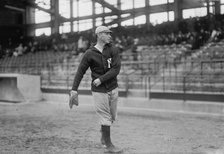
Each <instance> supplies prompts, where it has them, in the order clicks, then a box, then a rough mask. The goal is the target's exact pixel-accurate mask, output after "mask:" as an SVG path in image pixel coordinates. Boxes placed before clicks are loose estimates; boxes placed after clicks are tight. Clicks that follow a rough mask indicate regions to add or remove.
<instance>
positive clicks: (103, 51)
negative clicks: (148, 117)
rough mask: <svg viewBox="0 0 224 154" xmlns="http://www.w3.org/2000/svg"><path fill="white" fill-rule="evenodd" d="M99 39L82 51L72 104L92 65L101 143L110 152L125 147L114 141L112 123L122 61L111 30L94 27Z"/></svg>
mask: <svg viewBox="0 0 224 154" xmlns="http://www.w3.org/2000/svg"><path fill="white" fill-rule="evenodd" d="M95 34H96V37H97V43H96V44H94V45H93V46H91V47H90V48H89V49H88V50H87V51H86V52H85V53H84V55H83V58H82V60H81V62H80V64H79V67H78V70H77V72H76V75H75V78H74V82H73V86H72V90H71V91H70V100H69V106H70V108H72V106H73V105H74V104H75V105H78V92H77V89H78V87H79V84H80V82H81V80H82V78H83V75H84V74H85V72H86V70H87V69H88V68H90V69H91V77H92V83H91V91H92V96H93V99H94V106H95V109H96V113H97V115H98V117H99V123H100V125H101V135H102V136H101V143H102V144H103V145H104V146H106V149H107V151H108V152H110V153H119V152H122V150H121V149H120V148H118V147H116V146H114V144H113V143H112V142H111V137H110V126H111V124H112V123H113V122H114V121H115V120H116V116H117V103H118V83H117V75H118V74H119V72H120V68H121V61H120V55H119V51H118V49H117V48H116V47H115V46H114V45H113V44H112V43H111V41H112V37H111V30H110V29H109V28H108V27H106V26H99V27H97V28H96V30H95Z"/></svg>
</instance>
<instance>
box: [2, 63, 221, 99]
mask: <svg viewBox="0 0 224 154" xmlns="http://www.w3.org/2000/svg"><path fill="white" fill-rule="evenodd" d="M77 66H78V62H74V63H73V62H71V61H69V59H67V60H65V61H60V62H59V61H55V62H49V63H42V64H41V63H34V64H33V65H30V66H27V65H16V66H7V67H4V66H0V71H1V73H22V74H35V75H40V76H41V87H42V88H58V89H70V88H71V85H72V82H73V78H74V76H75V72H76V69H77ZM118 79H119V85H120V88H121V89H122V90H123V91H126V92H127V93H128V92H129V91H130V90H132V89H138V90H141V91H142V93H144V94H145V97H149V93H150V92H173V93H175V92H179V93H184V94H188V93H216V94H223V93H224V60H197V61H192V60H191V61H187V60H183V61H178V62H174V61H171V62H169V61H161V59H159V60H158V59H155V60H153V61H152V60H151V61H138V62H136V61H134V62H133V61H131V62H127V61H126V62H122V68H121V72H120V74H119V76H118ZM90 83H91V77H90V71H87V73H86V75H85V76H84V78H83V80H82V82H81V84H80V88H83V89H90V88H89V87H90Z"/></svg>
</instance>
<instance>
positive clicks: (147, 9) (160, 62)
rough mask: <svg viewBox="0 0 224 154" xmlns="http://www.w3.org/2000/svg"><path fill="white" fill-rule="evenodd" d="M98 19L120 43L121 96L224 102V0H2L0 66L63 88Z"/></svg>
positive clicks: (46, 87)
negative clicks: (38, 77)
mask: <svg viewBox="0 0 224 154" xmlns="http://www.w3.org/2000/svg"><path fill="white" fill-rule="evenodd" d="M100 25H106V26H108V27H110V28H111V29H112V31H113V34H112V35H113V38H114V40H113V41H114V44H115V45H116V46H117V47H118V48H119V50H120V56H121V59H122V68H121V73H120V75H119V86H120V90H121V96H126V97H133V96H134V97H147V98H166V99H184V100H185V99H189V100H209V101H222V102H223V100H224V99H223V98H224V26H223V25H224V0H1V1H0V73H3V74H5V73H18V74H29V75H38V76H40V77H41V90H42V92H43V93H66V92H68V91H69V90H70V89H71V85H72V82H73V78H74V75H75V73H76V69H77V66H78V64H79V61H80V59H81V58H82V54H83V53H84V52H85V50H86V49H87V48H88V47H89V46H90V44H91V43H93V42H95V36H94V35H93V34H94V33H93V32H94V30H95V28H96V27H97V26H100ZM90 82H91V77H90V73H87V74H86V75H85V76H84V79H83V80H82V82H81V85H80V88H79V90H80V92H81V93H83V94H88V93H89V91H90Z"/></svg>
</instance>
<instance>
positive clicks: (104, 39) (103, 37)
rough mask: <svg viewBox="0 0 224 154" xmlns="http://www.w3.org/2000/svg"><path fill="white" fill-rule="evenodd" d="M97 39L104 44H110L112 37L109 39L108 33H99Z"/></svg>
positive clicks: (109, 34)
mask: <svg viewBox="0 0 224 154" xmlns="http://www.w3.org/2000/svg"><path fill="white" fill-rule="evenodd" d="M99 39H100V40H101V41H102V42H104V43H106V44H107V43H110V42H111V40H112V37H111V33H108V32H106V33H105V32H102V33H100V35H99Z"/></svg>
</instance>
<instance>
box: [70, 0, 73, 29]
mask: <svg viewBox="0 0 224 154" xmlns="http://www.w3.org/2000/svg"><path fill="white" fill-rule="evenodd" d="M73 11H74V10H73V0H70V19H72V18H73ZM70 25H71V27H70V28H71V29H70V30H71V32H73V21H72V20H71V21H70Z"/></svg>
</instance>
